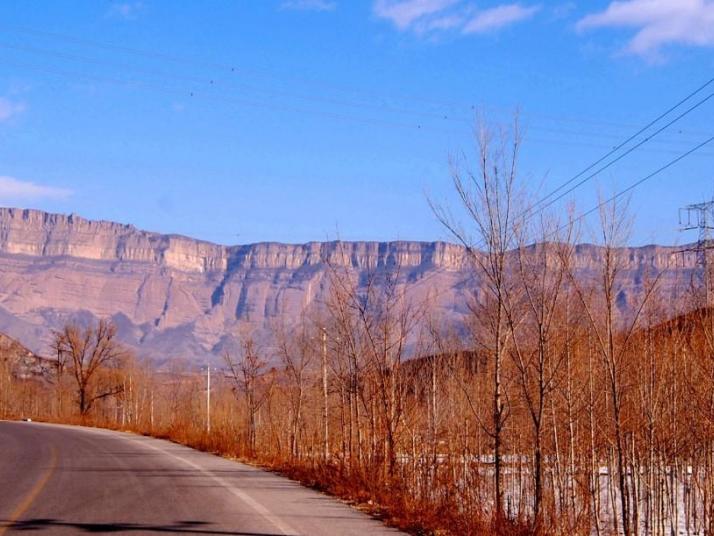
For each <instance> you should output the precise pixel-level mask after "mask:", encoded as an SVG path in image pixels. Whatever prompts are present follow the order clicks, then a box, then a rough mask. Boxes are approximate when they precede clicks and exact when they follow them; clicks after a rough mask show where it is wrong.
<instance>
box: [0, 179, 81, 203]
mask: <svg viewBox="0 0 714 536" xmlns="http://www.w3.org/2000/svg"><path fill="white" fill-rule="evenodd" d="M70 195H72V191H71V190H67V189H65V188H56V187H54V186H44V185H42V184H36V183H34V182H30V181H22V180H20V179H16V178H15V177H7V176H1V175H0V200H9V199H65V198H67V197H69V196H70Z"/></svg>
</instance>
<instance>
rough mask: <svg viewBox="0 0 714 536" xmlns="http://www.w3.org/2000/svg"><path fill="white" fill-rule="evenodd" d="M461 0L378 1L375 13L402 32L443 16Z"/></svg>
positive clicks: (375, 5)
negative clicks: (439, 15) (427, 18)
mask: <svg viewBox="0 0 714 536" xmlns="http://www.w3.org/2000/svg"><path fill="white" fill-rule="evenodd" d="M458 2H459V0H399V1H394V0H377V1H376V2H375V4H374V13H375V15H377V16H378V17H381V18H383V19H387V20H389V21H391V22H392V23H393V24H394V25H395V26H396V27H397V28H399V29H400V30H406V29H407V28H408V27H409V26H411V25H412V24H413V23H415V22H416V21H418V20H419V19H424V18H426V17H430V16H432V15H436V14H441V13H443V12H444V10H446V9H447V8H450V7H452V6H454V5H455V4H457V3H458Z"/></svg>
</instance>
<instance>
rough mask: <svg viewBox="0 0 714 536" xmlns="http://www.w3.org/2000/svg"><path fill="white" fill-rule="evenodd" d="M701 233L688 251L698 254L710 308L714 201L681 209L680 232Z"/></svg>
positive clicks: (707, 305)
mask: <svg viewBox="0 0 714 536" xmlns="http://www.w3.org/2000/svg"><path fill="white" fill-rule="evenodd" d="M695 229H696V230H698V231H699V237H698V239H697V243H696V245H695V246H694V247H693V248H690V249H688V250H687V251H694V252H696V254H697V265H698V266H699V268H700V270H701V272H700V273H701V276H702V283H703V286H704V291H705V299H706V302H705V303H706V307H709V305H710V303H711V300H710V295H711V282H710V280H711V277H710V273H709V270H710V267H711V261H710V259H709V255H710V253H709V251H710V250H711V248H712V246H711V236H712V231H714V199H713V200H711V201H705V202H704V203H694V204H692V205H687V206H686V207H683V208H680V209H679V230H680V231H692V230H695Z"/></svg>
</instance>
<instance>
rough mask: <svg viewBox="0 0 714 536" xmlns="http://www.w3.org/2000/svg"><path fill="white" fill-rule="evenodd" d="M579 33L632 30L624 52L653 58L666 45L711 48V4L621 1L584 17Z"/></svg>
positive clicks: (698, 0)
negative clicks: (633, 30) (595, 29)
mask: <svg viewBox="0 0 714 536" xmlns="http://www.w3.org/2000/svg"><path fill="white" fill-rule="evenodd" d="M577 28H578V29H579V30H589V29H593V28H634V29H635V30H636V32H635V35H634V36H633V37H632V38H631V39H630V40H629V42H628V43H627V45H626V47H625V52H628V53H630V54H636V55H640V56H649V57H657V56H658V55H659V53H660V52H661V50H662V48H663V47H665V46H667V45H676V44H679V45H691V46H700V47H703V46H714V1H712V0H623V1H619V2H611V3H610V5H608V6H607V8H606V9H605V10H604V11H601V12H597V13H591V14H589V15H586V16H585V17H583V18H582V19H580V21H578V23H577Z"/></svg>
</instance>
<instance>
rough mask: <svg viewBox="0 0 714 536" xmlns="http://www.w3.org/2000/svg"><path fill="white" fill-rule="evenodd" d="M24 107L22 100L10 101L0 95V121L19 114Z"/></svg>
mask: <svg viewBox="0 0 714 536" xmlns="http://www.w3.org/2000/svg"><path fill="white" fill-rule="evenodd" d="M25 109H26V106H25V103H24V102H16V101H11V100H10V99H6V98H5V97H0V123H2V122H3V121H7V120H8V119H11V118H12V117H15V116H16V115H18V114H21V113H22V112H24V111H25Z"/></svg>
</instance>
